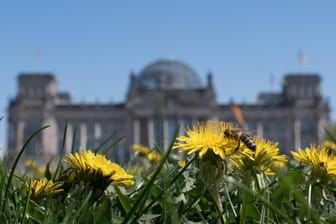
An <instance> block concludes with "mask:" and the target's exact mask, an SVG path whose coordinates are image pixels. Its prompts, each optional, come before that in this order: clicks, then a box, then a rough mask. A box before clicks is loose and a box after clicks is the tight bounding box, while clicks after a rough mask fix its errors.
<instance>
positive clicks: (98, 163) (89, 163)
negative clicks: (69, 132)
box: [65, 150, 134, 185]
mask: <svg viewBox="0 0 336 224" xmlns="http://www.w3.org/2000/svg"><path fill="white" fill-rule="evenodd" d="M65 163H67V164H68V165H70V167H71V168H73V169H75V170H77V172H78V173H79V174H80V176H82V177H84V179H86V180H89V181H92V182H95V181H96V180H101V181H104V182H105V183H106V184H109V183H112V184H113V185H118V184H124V185H132V184H134V181H133V176H132V175H130V174H128V173H127V172H126V171H125V170H124V169H123V168H122V167H121V166H119V165H118V164H116V163H113V162H111V161H110V160H108V159H107V158H106V157H105V155H102V154H95V153H93V152H92V151H90V150H83V151H81V152H76V153H74V154H68V155H66V156H65Z"/></svg>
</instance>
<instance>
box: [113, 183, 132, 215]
mask: <svg viewBox="0 0 336 224" xmlns="http://www.w3.org/2000/svg"><path fill="white" fill-rule="evenodd" d="M114 190H115V192H116V193H117V196H118V199H119V201H120V203H121V205H122V206H123V209H124V211H125V212H126V213H128V212H129V211H130V210H131V202H130V200H129V198H128V197H127V196H125V195H124V194H123V193H121V191H120V189H119V187H118V186H114Z"/></svg>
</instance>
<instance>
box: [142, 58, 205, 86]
mask: <svg viewBox="0 0 336 224" xmlns="http://www.w3.org/2000/svg"><path fill="white" fill-rule="evenodd" d="M137 85H138V87H139V88H142V89H197V88H200V87H201V82H200V79H199V77H198V75H197V74H196V73H195V72H194V71H193V70H192V69H191V68H190V67H189V66H187V65H186V64H184V63H182V62H180V61H177V60H158V61H155V62H154V63H152V64H150V65H148V66H146V67H145V68H144V69H143V70H142V71H141V72H140V74H139V76H138V78H137Z"/></svg>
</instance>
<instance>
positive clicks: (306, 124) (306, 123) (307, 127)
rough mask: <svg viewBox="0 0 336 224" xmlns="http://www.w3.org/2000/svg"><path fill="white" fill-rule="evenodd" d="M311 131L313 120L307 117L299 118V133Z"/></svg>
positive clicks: (312, 129) (309, 132)
mask: <svg viewBox="0 0 336 224" xmlns="http://www.w3.org/2000/svg"><path fill="white" fill-rule="evenodd" d="M313 131H314V124H313V122H312V121H311V120H310V119H309V118H303V119H301V134H311V133H312V132H313Z"/></svg>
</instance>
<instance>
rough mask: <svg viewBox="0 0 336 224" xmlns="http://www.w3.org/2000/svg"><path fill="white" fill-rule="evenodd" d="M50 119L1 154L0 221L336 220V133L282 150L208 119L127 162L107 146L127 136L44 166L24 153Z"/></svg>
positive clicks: (138, 148) (268, 223)
mask: <svg viewBox="0 0 336 224" xmlns="http://www.w3.org/2000/svg"><path fill="white" fill-rule="evenodd" d="M45 128H47V127H42V128H41V129H39V130H36V132H35V133H33V134H32V135H31V136H30V137H29V138H28V139H27V140H26V141H25V143H24V144H23V146H22V147H21V149H19V150H18V151H17V154H15V156H14V157H12V158H14V159H12V160H11V162H9V159H8V158H5V159H3V160H2V161H1V164H0V178H1V181H0V209H1V211H0V223H11V224H12V223H20V224H21V223H99V224H105V223H106V224H107V223H118V224H119V223H120V224H128V223H148V224H154V223H174V224H175V223H186V224H193V223H221V224H224V223H264V224H273V223H274V224H275V223H279V224H283V223H290V224H294V223H295V224H300V223H330V224H331V223H336V201H335V197H336V157H335V150H336V144H335V142H334V141H332V140H329V141H325V142H324V143H323V144H321V145H313V144H312V145H310V146H309V147H307V148H299V149H292V152H291V154H290V155H282V154H281V153H280V150H279V148H278V144H277V143H276V142H272V141H270V140H268V139H259V138H257V137H255V136H250V135H249V134H247V133H245V131H243V130H241V129H239V128H236V127H234V125H233V124H231V123H227V122H222V121H208V122H199V123H196V124H194V125H193V126H192V127H190V128H188V129H187V130H185V135H182V136H178V135H177V133H179V132H178V129H177V130H176V131H175V135H174V138H173V141H171V142H170V144H169V146H168V147H167V148H164V147H163V145H164V144H163V143H162V142H157V144H156V145H155V146H154V147H152V148H150V147H148V146H143V145H133V146H132V149H130V150H132V151H133V155H132V158H131V160H130V161H129V164H127V165H125V166H121V165H120V164H117V163H115V162H113V160H110V159H108V157H107V156H106V155H107V154H108V152H109V151H110V150H113V148H114V146H115V145H116V144H118V142H119V141H121V140H122V138H118V139H116V141H115V142H113V143H112V144H110V145H104V144H102V145H100V146H99V147H98V148H95V149H74V148H73V150H72V152H71V153H65V152H64V145H63V147H62V149H61V153H60V155H59V159H58V161H57V162H56V165H55V166H51V165H50V164H45V166H44V167H43V169H41V168H40V167H37V166H36V163H35V162H34V161H22V156H23V155H24V152H25V149H26V148H27V145H28V144H29V143H30V142H31V140H32V139H34V137H36V135H39V134H41V132H43V130H44V129H45ZM66 128H67V127H65V130H64V139H63V142H65V139H66V138H68V137H73V136H67V134H66ZM329 134H330V136H331V137H332V134H333V133H329ZM331 139H333V138H331ZM334 140H335V139H334ZM19 164H25V167H26V171H25V172H22V171H19V169H18V165H19Z"/></svg>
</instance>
